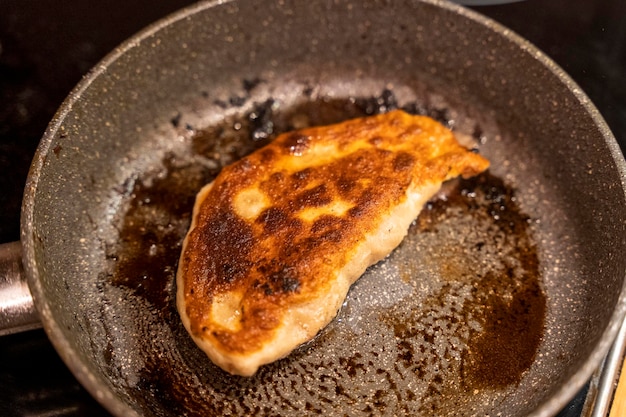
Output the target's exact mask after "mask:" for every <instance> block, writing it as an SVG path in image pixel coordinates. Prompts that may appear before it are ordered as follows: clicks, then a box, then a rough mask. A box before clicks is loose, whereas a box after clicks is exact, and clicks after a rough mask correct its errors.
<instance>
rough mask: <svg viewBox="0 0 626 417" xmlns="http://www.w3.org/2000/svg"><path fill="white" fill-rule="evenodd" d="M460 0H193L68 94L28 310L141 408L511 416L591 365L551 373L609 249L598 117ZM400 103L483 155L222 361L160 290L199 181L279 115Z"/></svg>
mask: <svg viewBox="0 0 626 417" xmlns="http://www.w3.org/2000/svg"><path fill="white" fill-rule="evenodd" d="M460 10H461V9H457V8H455V7H452V6H444V5H439V4H436V3H435V4H433V3H422V2H410V1H407V2H400V3H398V5H396V7H394V8H391V7H389V6H388V5H386V4H385V2H367V4H360V3H359V4H358V5H357V4H352V3H349V2H343V1H337V2H334V3H333V4H332V5H327V4H326V3H324V2H320V3H317V2H306V1H294V2H286V3H285V2H276V3H274V2H267V1H265V2H256V1H251V2H245V3H244V2H242V3H237V2H231V3H226V4H219V5H217V4H215V5H210V4H207V5H205V6H202V7H198V8H197V9H194V10H193V11H189V12H188V18H182V19H173V20H172V21H171V22H169V24H168V25H163V26H161V27H159V28H155V29H154V30H153V31H148V32H146V33H144V34H143V35H142V37H140V38H138V39H136V40H135V41H134V43H131V44H129V45H131V46H127V48H128V50H125V52H123V53H122V52H120V53H118V54H116V55H114V58H115V59H111V61H110V62H108V63H107V69H106V71H104V72H102V73H101V74H99V75H98V76H97V77H94V78H93V79H92V80H90V81H89V84H85V85H84V86H83V88H82V89H81V90H78V91H77V93H76V94H77V95H76V97H73V98H70V103H71V106H70V105H69V104H68V105H67V107H66V109H65V110H66V111H65V112H64V113H63V112H62V113H61V116H60V118H59V120H57V121H56V122H55V124H54V125H53V127H52V128H51V130H50V132H49V134H48V137H47V140H48V142H47V143H46V146H47V149H48V152H47V154H44V155H43V156H42V160H41V166H42V168H41V171H40V172H39V174H38V179H37V181H38V183H37V184H36V191H35V193H34V197H33V203H34V204H33V206H32V207H33V214H32V218H33V219H34V226H33V228H32V236H29V237H28V239H30V240H31V242H30V245H32V247H33V253H34V254H35V258H34V260H35V261H36V264H37V266H36V271H37V272H36V275H37V276H38V278H39V281H38V282H37V283H36V284H33V286H34V288H35V290H34V292H35V297H36V298H37V299H38V300H41V305H42V310H43V315H44V321H48V323H47V326H49V327H50V328H53V329H54V330H53V331H52V334H53V335H52V338H53V341H55V343H57V345H63V346H65V347H67V348H68V351H71V352H72V355H71V356H72V357H68V356H69V355H68V354H66V355H67V356H66V357H65V359H66V361H68V363H69V364H70V366H71V367H72V369H73V370H74V371H75V372H76V373H77V374H78V376H79V377H80V378H81V381H82V382H83V383H85V384H86V385H87V387H88V388H90V389H91V390H92V392H94V395H96V397H98V398H99V399H100V400H101V401H103V402H104V403H105V405H107V406H109V407H110V408H111V409H112V410H114V411H116V410H120V409H123V410H125V412H128V410H131V409H132V410H135V411H136V412H137V413H140V414H145V415H228V414H237V415H239V414H246V415H249V414H256V415H276V414H287V415H292V414H302V415H306V414H318V413H326V412H330V413H332V414H333V415H335V414H347V415H359V414H365V415H371V414H385V415H392V414H409V415H433V414H436V415H498V413H500V414H502V415H528V414H532V413H533V412H537V413H541V412H542V410H546V409H549V407H550V405H549V403H550V401H551V400H550V398H551V397H553V396H554V395H556V394H557V392H559V390H560V387H561V386H562V385H565V384H568V383H570V384H574V386H573V388H572V390H575V389H576V386H575V385H576V384H578V386H580V384H582V383H583V382H584V378H583V379H581V380H576V381H574V382H568V381H571V379H572V378H573V377H574V376H576V375H577V372H578V371H579V369H580V368H581V366H583V365H584V364H585V363H586V361H587V359H588V357H589V356H590V355H592V354H593V353H594V352H595V351H594V349H595V348H596V346H597V344H598V343H599V341H600V340H601V338H602V335H603V333H604V332H605V330H606V328H607V326H608V325H609V322H610V320H611V317H612V314H613V311H614V309H615V307H616V305H617V304H618V297H619V293H620V290H621V288H622V284H623V278H624V276H623V275H624V270H626V265H625V264H624V262H625V260H624V259H623V257H621V256H620V254H622V253H624V250H625V249H626V247H625V246H626V243H625V241H624V240H625V238H624V236H626V233H624V232H625V230H624V227H625V225H626V221H625V220H624V219H625V217H626V216H625V214H624V207H626V204H625V202H624V193H623V190H622V188H621V185H620V181H621V179H620V176H619V171H618V169H616V162H615V160H614V155H612V154H611V150H610V148H609V147H608V146H607V142H606V140H607V137H608V138H609V139H610V134H609V133H608V132H606V131H605V130H603V129H604V128H603V127H602V126H598V124H597V123H598V120H597V119H596V118H595V117H596V116H594V114H593V112H590V110H589V107H588V106H587V105H585V104H583V103H581V99H580V95H579V92H576V91H572V88H573V86H571V85H567V84H564V83H563V80H562V79H561V78H559V76H558V74H557V75H555V73H554V72H552V71H551V70H553V68H551V67H550V66H548V65H547V64H546V63H545V62H544V61H542V60H541V59H537V57H536V56H534V55H533V54H531V53H529V52H527V51H526V50H525V49H527V48H528V46H527V45H522V46H524V47H523V48H521V47H520V45H519V44H517V43H515V42H513V41H511V40H510V39H508V38H506V37H504V36H503V35H502V34H501V33H500V32H498V31H496V30H494V29H493V28H490V27H488V26H484V25H483V23H484V22H482V21H479V20H476V19H475V18H471V17H468V16H465V15H464V13H465V12H461V11H460ZM401 11H402V12H401ZM181 16H185V15H181ZM390 22H392V23H390ZM320 27H324V28H326V30H324V31H320V30H319V28H320ZM512 62H515V63H516V64H515V65H512V64H511V63H512ZM396 107H403V108H405V109H407V110H408V111H411V112H415V113H422V114H428V115H431V116H433V117H435V118H438V119H439V120H441V121H442V122H444V123H446V124H448V126H450V127H451V128H452V129H453V130H455V131H456V132H457V133H459V134H460V135H461V136H464V137H469V138H470V139H472V140H473V141H474V142H475V143H476V144H477V145H478V148H479V149H480V152H481V153H483V154H485V155H486V156H487V157H488V158H489V159H490V160H491V161H492V169H491V171H490V173H489V174H488V175H485V176H483V177H481V178H479V179H478V180H476V181H470V182H462V183H451V184H448V186H447V187H446V190H444V192H443V193H442V195H441V196H440V198H438V199H436V200H435V201H434V202H433V203H432V204H430V205H429V206H428V207H427V208H426V210H425V211H424V212H423V213H422V215H421V216H420V218H419V219H418V220H417V221H416V222H415V224H414V226H413V227H412V228H411V230H410V232H409V235H408V236H407V239H405V241H404V242H403V243H402V245H401V246H400V247H399V248H398V249H397V250H396V251H394V253H393V254H392V255H391V256H390V257H389V258H387V259H386V260H385V261H383V262H381V263H379V264H377V265H375V266H373V267H372V268H370V269H369V270H368V271H367V272H366V274H365V275H364V276H363V277H362V278H361V279H360V280H359V281H358V282H357V283H356V284H355V285H354V287H353V288H352V290H351V292H350V294H349V296H348V298H347V300H346V302H345V303H344V306H343V308H342V310H341V311H340V313H339V315H338V316H337V318H336V319H335V320H334V321H333V323H331V325H330V326H328V327H327V328H326V329H325V330H324V331H322V332H321V333H320V335H318V337H317V338H316V339H314V340H313V341H312V342H310V343H308V344H306V345H304V346H302V347H301V348H299V349H298V350H297V351H295V352H294V353H293V354H292V355H290V356H289V357H287V358H285V359H284V360H281V361H278V362H276V363H275V364H271V365H269V366H266V367H264V368H262V369H261V370H260V372H259V373H258V374H257V375H256V376H255V377H253V378H250V379H245V378H239V377H232V376H229V375H226V374H224V373H223V372H222V371H220V370H219V369H218V368H216V367H215V366H213V365H212V364H211V363H210V362H209V361H208V359H207V358H206V357H205V356H204V354H203V353H202V352H200V351H199V350H198V349H197V348H196V347H195V345H194V344H193V342H192V341H191V339H190V338H189V337H188V336H187V334H186V333H185V330H184V328H183V326H182V324H181V323H180V322H179V319H178V316H177V313H176V310H175V306H174V293H175V287H174V285H175V284H174V273H175V270H176V262H177V258H178V251H179V250H180V244H181V242H182V238H183V237H184V234H185V232H186V229H187V227H188V225H189V216H190V212H191V207H192V205H193V199H194V196H195V192H196V191H197V190H198V189H199V188H200V187H201V186H202V185H203V184H204V183H206V182H207V181H209V180H211V179H212V178H213V177H214V176H215V175H216V174H217V173H218V172H219V170H220V169H221V167H222V166H224V165H226V164H228V163H229V162H231V161H233V160H235V159H237V158H240V157H241V156H243V155H245V154H246V153H248V152H250V151H251V150H253V149H255V148H256V147H259V146H261V145H262V144H263V143H266V142H267V141H269V140H271V139H272V138H273V137H274V136H275V135H276V134H277V133H279V132H281V131H285V130H289V129H291V128H298V127H303V126H306V125H312V124H321V123H332V122H336V121H339V120H343V119H346V118H350V117H355V116H360V115H363V114H371V113H376V112H382V111H386V110H389V109H391V108H396ZM555 160H557V161H558V162H556V163H555ZM50 207H53V208H54V210H50ZM592 365H593V364H592ZM579 379H580V378H579ZM102 387H106V390H109V392H111V393H113V397H111V396H110V395H108V396H107V395H105V394H102V391H103V390H102ZM572 392H573V391H572ZM558 401H560V404H561V405H563V403H564V401H566V399H559V400H558ZM120 404H121V405H120ZM546 404H548V405H546ZM120 407H121V408H120ZM125 407H127V408H125ZM542 407H543V408H542ZM554 407H555V406H552V409H554ZM556 407H558V404H557V405H556ZM120 414H124V413H122V412H121V413H120Z"/></svg>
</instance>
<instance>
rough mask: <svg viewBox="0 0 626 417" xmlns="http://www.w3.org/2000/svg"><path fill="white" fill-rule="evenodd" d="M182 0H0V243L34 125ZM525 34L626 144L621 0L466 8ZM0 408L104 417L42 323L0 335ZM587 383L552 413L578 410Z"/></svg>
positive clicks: (625, 34) (16, 207) (7, 231)
mask: <svg viewBox="0 0 626 417" xmlns="http://www.w3.org/2000/svg"><path fill="white" fill-rule="evenodd" d="M190 3H192V2H191V1H188V0H187V1H185V0H162V1H157V2H154V1H147V0H134V1H122V0H110V1H107V2H85V1H79V0H64V1H61V2H60V1H52V0H38V1H36V2H27V1H11V0H0V10H2V12H1V13H0V190H1V192H0V242H10V241H14V240H18V239H19V214H20V213H19V212H20V204H21V197H22V192H23V187H24V183H25V180H26V175H27V172H28V168H29V165H30V161H31V159H32V157H33V155H34V152H35V148H36V146H37V144H38V142H39V139H40V138H41V136H42V133H43V131H44V129H45V127H46V125H47V123H48V122H49V121H50V119H51V118H52V116H53V115H54V112H55V111H56V109H57V108H58V106H59V105H60V104H61V102H62V101H63V99H64V98H65V97H66V95H67V94H68V93H69V91H70V90H71V89H72V87H73V86H74V85H75V84H76V83H77V82H78V81H79V80H80V78H81V77H82V76H83V75H84V74H85V73H87V72H88V71H89V69H90V68H91V67H92V66H93V65H95V64H96V63H97V62H98V61H99V60H100V59H101V58H102V57H103V56H104V55H105V54H107V53H108V52H109V51H111V50H112V49H113V48H114V47H115V46H116V45H118V44H119V43H121V42H122V41H123V40H124V39H126V38H127V37H129V36H130V35H132V34H133V33H135V32H136V31H138V30H139V29H141V28H143V27H144V26H146V25H147V24H149V23H151V22H153V21H155V20H157V19H159V18H160V17H163V16H165V15H166V14H168V13H170V12H172V11H175V10H177V9H179V8H181V7H183V6H186V5H188V4H190ZM474 10H476V11H478V12H480V13H483V14H485V15H487V16H489V17H492V18H493V19H495V20H497V21H498V22H500V23H502V24H504V25H505V26H508V27H509V28H511V29H513V30H514V31H516V32H517V33H518V34H520V35H522V36H523V37H525V38H527V39H528V40H530V41H531V42H532V43H534V44H535V45H537V46H538V47H539V48H540V49H542V50H543V51H544V52H545V53H546V54H547V55H549V56H550V57H552V58H553V59H554V60H555V61H556V62H557V63H558V64H559V65H560V66H561V67H563V68H564V69H565V71H566V72H568V73H569V74H570V75H571V76H572V77H573V78H574V80H575V81H577V82H578V83H579V85H580V86H581V87H582V89H583V90H584V91H585V92H586V93H587V94H588V95H589V97H590V98H591V100H592V101H593V102H594V103H595V104H596V106H597V107H598V109H599V110H600V112H601V114H602V115H603V116H604V117H605V119H606V120H607V122H608V124H609V126H610V127H611V129H612V130H613V132H614V134H615V136H616V137H617V139H618V141H619V143H620V146H621V147H622V150H624V149H626V82H624V80H626V2H624V1H623V0H596V1H588V0H551V1H543V0H527V1H522V2H517V3H512V4H503V5H498V6H484V7H482V6H481V7H474ZM0 357H1V358H2V360H1V361H0V415H2V416H86V415H89V416H109V414H108V413H107V412H106V411H105V410H104V409H103V408H102V407H101V406H100V405H99V404H98V403H97V402H96V401H95V400H93V399H92V397H91V396H90V395H89V394H88V393H87V392H86V391H85V390H84V389H83V388H82V387H81V386H80V384H79V383H78V382H77V381H76V380H75V378H74V377H73V376H72V374H71V373H70V372H69V370H68V369H67V368H66V367H65V365H64V364H63V363H62V361H61V360H60V359H59V357H58V355H57V354H56V352H55V351H54V349H53V347H52V345H51V344H50V342H49V341H48V339H47V337H46V335H45V333H44V332H43V331H42V330H34V331H30V332H26V333H22V334H16V335H11V336H6V337H2V338H0ZM585 395H586V389H584V390H582V391H581V392H580V393H579V394H578V396H577V397H576V398H575V399H573V400H572V402H571V403H570V404H569V405H568V406H567V407H566V408H565V409H564V410H563V411H562V412H561V413H560V414H559V416H560V417H566V416H567V417H570V416H571V417H574V416H575V417H578V416H580V415H581V410H582V408H583V402H584V399H585Z"/></svg>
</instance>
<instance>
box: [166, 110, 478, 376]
mask: <svg viewBox="0 0 626 417" xmlns="http://www.w3.org/2000/svg"><path fill="white" fill-rule="evenodd" d="M488 166H489V162H488V161H487V160H486V159H485V158H483V157H482V156H480V155H478V154H476V153H475V152H472V151H470V150H468V149H466V148H464V147H463V146H461V145H460V144H459V143H458V142H457V140H456V139H455V137H454V136H453V134H452V132H451V131H449V130H448V129H446V128H445V127H444V126H442V125H441V124H439V123H438V122H436V121H434V120H433V119H430V118H428V117H425V116H412V115H409V114H407V113H405V112H403V111H400V110H396V111H392V112H389V113H386V114H382V115H376V116H371V117H364V118H359V119H353V120H349V121H346V122H343V123H339V124H335V125H330V126H323V127H312V128H306V129H302V130H298V131H293V132H289V133H285V134H282V135H280V136H278V137H277V138H276V139H275V140H274V141H273V142H271V143H270V144H268V145H267V146H265V147H263V148H261V149H259V150H257V151H255V152H253V153H252V154H250V155H248V156H246V157H244V158H243V159H241V160H239V161H237V162H235V163H233V164H231V165H229V166H227V167H225V168H224V169H223V170H222V171H221V173H220V174H219V175H218V176H217V177H216V178H215V180H214V181H212V182H211V183H209V184H208V185H206V186H205V187H204V188H202V190H200V192H199V193H198V195H197V197H196V203H195V206H194V210H193V218H192V223H191V227H190V230H189V232H188V234H187V236H186V238H185V240H184V243H183V249H182V253H181V257H180V261H179V267H178V273H177V307H178V311H179V314H180V316H181V319H182V322H183V324H184V326H185V327H186V329H187V331H188V332H189V333H190V335H191V337H192V338H193V340H194V341H195V343H196V344H197V345H198V346H199V347H200V348H201V349H202V350H203V351H204V352H205V353H206V354H207V355H208V356H209V358H210V359H211V360H212V361H213V362H214V363H215V364H217V365H218V366H219V367H221V368H222V369H224V370H226V371H227V372H229V373H232V374H237V375H243V376H251V375H253V374H254V373H255V372H256V371H257V369H258V368H259V367H260V366H261V365H264V364H267V363H270V362H273V361H275V360H277V359H279V358H282V357H284V356H286V355H287V354H289V353H290V352H291V351H292V350H293V349H295V348H296V347H298V346H299V345H300V344H302V343H304V342H306V341H308V340H310V339H312V338H313V337H314V336H315V335H316V334H317V333H318V332H319V331H320V330H321V329H322V328H323V327H324V326H326V325H327V324H328V323H329V322H330V321H331V320H332V319H333V318H334V317H335V315H336V314H337V312H338V310H339V308H340V306H341V305H342V303H343V301H344V300H345V297H346V296H347V293H348V290H349V288H350V286H351V284H353V283H354V282H355V281H356V280H357V279H358V278H359V276H361V275H362V274H363V272H364V271H365V270H366V268H367V267H368V266H370V265H372V264H374V263H376V262H378V261H380V260H381V259H383V258H384V257H386V256H387V255H388V254H389V253H390V252H391V251H392V250H393V249H394V248H395V247H396V246H397V245H399V244H400V242H401V241H402V239H403V238H404V236H405V235H406V233H407V230H408V228H409V226H410V224H411V223H412V222H413V220H414V219H415V218H416V217H417V215H418V214H419V212H420V211H421V209H422V206H423V205H424V204H425V203H426V202H427V201H428V200H429V199H430V198H432V197H433V195H434V194H435V193H437V191H438V190H439V189H440V187H441V185H442V183H443V182H444V181H446V180H448V179H451V178H454V177H457V176H462V177H464V178H467V177H471V176H474V175H477V174H479V173H480V172H482V171H484V170H486V169H487V168H488Z"/></svg>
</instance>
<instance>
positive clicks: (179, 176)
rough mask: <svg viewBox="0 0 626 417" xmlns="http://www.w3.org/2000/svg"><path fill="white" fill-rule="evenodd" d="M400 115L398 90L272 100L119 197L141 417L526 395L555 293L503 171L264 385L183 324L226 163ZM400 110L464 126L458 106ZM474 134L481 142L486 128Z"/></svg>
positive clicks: (436, 207)
mask: <svg viewBox="0 0 626 417" xmlns="http://www.w3.org/2000/svg"><path fill="white" fill-rule="evenodd" d="M398 107H400V106H399V104H398V103H397V101H396V99H395V97H394V95H393V93H392V92H391V91H388V90H385V91H383V92H382V93H381V94H380V95H379V96H376V97H369V98H347V99H328V98H317V97H311V101H309V102H306V103H304V104H302V105H300V106H296V107H293V108H290V109H287V110H283V109H281V108H280V106H278V105H277V104H276V103H275V102H274V101H272V100H267V101H264V102H261V103H258V104H256V105H255V106H254V107H253V108H252V110H250V111H248V112H247V113H246V114H243V115H241V116H239V117H233V118H230V119H227V120H225V121H224V123H222V124H221V125H219V126H213V127H211V128H210V129H206V130H202V131H198V132H196V133H195V134H194V135H193V136H192V137H191V139H190V143H189V153H188V154H186V155H178V154H173V153H172V154H167V155H166V156H165V158H164V159H163V161H162V169H158V170H155V171H154V172H146V173H144V174H143V175H141V176H139V177H137V178H133V179H131V180H129V182H128V183H127V184H124V185H123V186H122V187H120V190H119V192H120V193H123V194H124V196H125V197H126V199H127V202H128V204H127V206H126V210H125V212H123V213H120V217H119V221H118V224H117V225H116V227H117V228H118V230H119V241H118V242H117V243H116V244H114V245H109V246H108V248H107V256H108V258H109V259H110V261H111V271H110V272H109V274H108V279H107V284H108V285H110V286H111V288H113V289H115V290H116V291H117V290H119V291H121V292H122V293H123V294H124V296H123V298H124V299H125V300H126V301H128V306H129V308H128V310H129V311H131V312H130V313H127V314H126V315H127V316H128V315H134V316H135V320H133V322H132V323H129V324H128V326H130V328H131V329H132V330H131V331H130V333H132V334H131V335H130V336H129V337H130V338H134V339H137V343H138V344H140V345H141V346H142V348H141V350H142V351H141V356H140V360H139V361H138V362H140V365H137V370H126V372H130V376H127V377H126V379H127V380H126V381H125V382H123V384H127V385H131V386H133V387H134V388H135V390H136V393H137V400H138V401H139V402H140V403H141V405H142V407H144V408H145V409H146V410H151V409H154V408H155V407H156V406H157V405H158V407H160V408H164V409H165V410H167V411H168V412H169V413H170V414H171V415H182V414H187V415H227V414H234V415H253V414H254V415H276V414H286V415H290V414H294V413H296V414H298V413H300V414H321V413H330V414H333V415H336V414H349V415H361V414H362V415H371V414H394V413H395V414H398V413H399V414H408V415H432V414H437V415H474V414H477V413H481V412H488V411H489V410H491V409H494V408H497V403H498V401H499V399H498V398H499V397H498V396H497V395H496V396H495V397H494V396H493V393H494V392H496V393H502V395H505V394H506V392H507V390H508V389H511V388H512V387H515V386H516V385H517V384H519V383H520V381H521V379H522V378H523V376H524V374H525V372H526V371H527V370H528V368H529V367H530V365H531V364H532V362H533V360H534V357H535V355H536V352H537V348H538V344H539V342H540V340H541V337H542V332H543V322H544V317H545V297H544V295H543V292H542V290H541V285H540V276H539V272H538V260H537V253H536V252H537V250H536V247H535V245H534V242H533V239H532V235H531V234H530V231H529V224H528V219H527V218H526V217H525V216H524V215H523V214H522V213H521V212H520V210H519V208H518V206H517V203H516V201H515V196H514V193H513V191H512V190H511V189H510V188H509V187H507V186H506V185H505V184H504V183H502V181H500V180H499V179H498V178H496V177H493V176H491V175H490V174H485V175H482V176H480V177H478V178H476V179H474V180H466V181H458V182H456V183H452V184H448V186H447V188H446V191H445V192H444V193H442V194H441V195H440V196H439V198H437V199H435V200H434V201H432V202H431V203H429V205H428V206H427V207H426V208H425V209H424V211H423V212H422V214H421V215H420V217H419V218H418V219H417V220H416V222H415V224H414V226H413V227H412V228H411V230H410V232H409V235H408V236H407V238H406V239H405V241H404V242H403V243H402V245H401V246H400V247H399V248H398V249H397V250H396V251H395V252H394V253H393V254H392V256H391V257H390V258H388V259H387V260H386V261H383V262H382V263H380V264H378V265H376V266H374V267H372V268H370V270H368V272H367V273H366V274H365V275H364V277H363V278H362V279H361V280H360V281H359V282H357V284H356V285H355V286H354V288H353V290H352V291H351V292H350V294H349V296H348V299H347V301H346V304H345V306H344V308H343V309H342V310H341V311H340V313H339V314H338V316H337V318H336V320H335V321H333V323H331V324H330V325H329V326H328V327H327V328H326V329H324V330H323V331H322V332H321V333H320V335H319V336H318V337H317V338H315V339H314V340H313V341H311V342H310V343H308V344H306V345H304V346H302V347H300V348H299V349H297V350H296V351H294V352H293V353H292V354H291V355H290V356H288V357H287V358H285V359H283V360H281V361H278V362H275V363H273V364H270V365H267V366H265V367H263V368H261V370H260V371H259V372H258V373H257V374H256V375H255V376H254V377H252V378H240V377H233V376H231V375H228V374H226V373H224V372H223V371H221V370H220V369H219V368H217V367H216V366H214V365H213V364H211V363H210V361H209V360H208V359H207V358H206V356H205V355H204V354H203V353H202V352H201V351H200V350H199V349H198V348H197V347H196V346H195V345H194V344H193V342H192V341H191V339H190V338H189V336H188V335H187V334H186V332H185V330H184V328H183V326H182V324H181V323H180V320H179V318H178V315H177V313H176V307H175V273H176V267H177V262H178V257H179V254H180V250H181V244H182V240H183V238H184V236H185V233H186V232H187V229H188V227H189V224H190V215H191V210H192V208H193V203H194V199H195V194H196V193H197V191H198V190H199V189H200V188H201V187H202V186H203V185H204V184H206V183H207V182H209V181H211V180H212V179H213V178H214V177H215V176H216V175H217V174H218V173H219V171H220V169H221V167H222V166H224V165H226V164H228V163H230V162H232V161H234V160H236V159H238V158H241V157H242V156H244V155H246V154H248V153H249V152H252V151H253V150H254V149H257V148H259V147H261V146H263V145H264V144H265V143H267V142H268V141H270V140H272V139H273V138H274V137H275V136H276V135H277V134H278V133H280V132H284V131H288V130H292V129H295V128H302V127H306V126H312V125H323V124H330V123H335V122H339V121H341V120H345V119H348V118H353V117H359V116H363V115H368V114H375V113H379V112H384V111H388V110H391V109H394V108H398ZM402 107H403V108H404V109H405V110H407V111H409V112H411V113H419V114H427V115H429V116H431V117H434V118H436V119H438V120H439V121H440V122H442V123H444V124H447V125H449V126H450V125H451V121H450V120H449V119H448V112H447V110H446V109H440V108H435V107H429V106H428V105H425V104H423V103H419V102H413V103H408V104H404V105H402ZM179 123H180V118H175V119H173V120H172V124H173V125H175V127H178V126H176V125H178V124H179ZM185 128H189V129H190V130H191V129H193V127H192V126H185ZM473 134H474V136H475V139H476V140H479V139H482V138H481V137H480V136H482V129H480V126H475V129H474V131H473ZM381 291H384V292H385V296H384V297H383V296H381V295H380V294H381ZM385 297H386V298H385ZM379 298H385V300H386V301H385V302H381V301H380V300H379ZM368 300H370V301H368ZM120 314H122V313H120ZM111 349H113V350H115V349H119V350H120V351H119V352H116V351H114V352H113V354H108V355H107V358H109V359H107V362H110V361H111V359H110V358H111V357H115V356H116V355H117V356H123V355H124V352H123V348H121V347H117V345H116V344H112V345H111ZM132 354H133V355H136V354H137V353H135V352H133V353H132ZM109 365H110V363H109ZM120 372H121V371H120Z"/></svg>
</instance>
